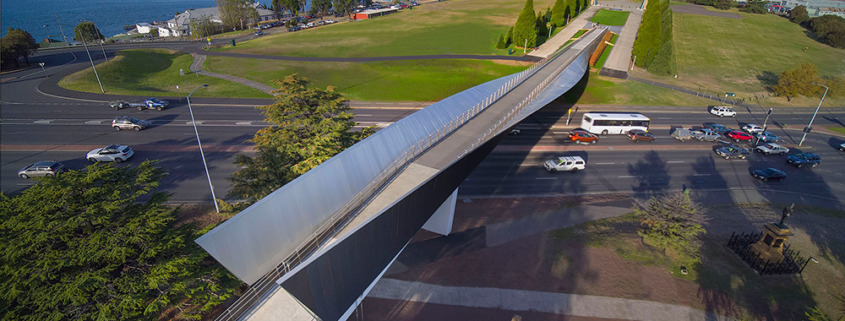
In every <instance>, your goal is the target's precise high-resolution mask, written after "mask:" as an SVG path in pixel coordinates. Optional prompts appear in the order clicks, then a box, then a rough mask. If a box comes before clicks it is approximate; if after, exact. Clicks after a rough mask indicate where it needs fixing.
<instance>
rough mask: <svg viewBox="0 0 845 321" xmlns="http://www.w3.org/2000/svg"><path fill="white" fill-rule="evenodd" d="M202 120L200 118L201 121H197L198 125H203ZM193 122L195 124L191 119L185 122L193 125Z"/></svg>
mask: <svg viewBox="0 0 845 321" xmlns="http://www.w3.org/2000/svg"><path fill="white" fill-rule="evenodd" d="M202 122H203V121H202V120H200V121H197V122H196V123H197V125H202ZM193 124H194V123H193V122H189V121H186V122H185V125H193Z"/></svg>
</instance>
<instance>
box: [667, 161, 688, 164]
mask: <svg viewBox="0 0 845 321" xmlns="http://www.w3.org/2000/svg"><path fill="white" fill-rule="evenodd" d="M683 162H684V161H668V162H666V164H681V163H683Z"/></svg>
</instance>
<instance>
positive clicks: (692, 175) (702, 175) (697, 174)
mask: <svg viewBox="0 0 845 321" xmlns="http://www.w3.org/2000/svg"><path fill="white" fill-rule="evenodd" d="M692 176H710V174H692Z"/></svg>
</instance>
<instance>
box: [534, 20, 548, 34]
mask: <svg viewBox="0 0 845 321" xmlns="http://www.w3.org/2000/svg"><path fill="white" fill-rule="evenodd" d="M548 34H549V27H547V26H546V22H545V21H544V20H543V16H537V36H547V35H548Z"/></svg>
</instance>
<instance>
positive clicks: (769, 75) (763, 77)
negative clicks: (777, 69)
mask: <svg viewBox="0 0 845 321" xmlns="http://www.w3.org/2000/svg"><path fill="white" fill-rule="evenodd" d="M778 79H779V76H778V74H776V73H774V72H771V71H768V70H767V71H763V73H762V74H759V75H757V80H759V81H760V83H761V84H762V85H763V87H765V88H766V90H768V91H770V92H771V91H772V90H773V89H772V87H774V86H775V85H777V84H778Z"/></svg>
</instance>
